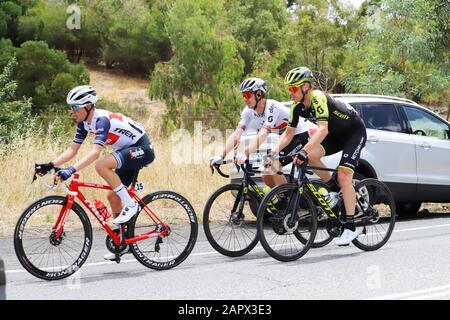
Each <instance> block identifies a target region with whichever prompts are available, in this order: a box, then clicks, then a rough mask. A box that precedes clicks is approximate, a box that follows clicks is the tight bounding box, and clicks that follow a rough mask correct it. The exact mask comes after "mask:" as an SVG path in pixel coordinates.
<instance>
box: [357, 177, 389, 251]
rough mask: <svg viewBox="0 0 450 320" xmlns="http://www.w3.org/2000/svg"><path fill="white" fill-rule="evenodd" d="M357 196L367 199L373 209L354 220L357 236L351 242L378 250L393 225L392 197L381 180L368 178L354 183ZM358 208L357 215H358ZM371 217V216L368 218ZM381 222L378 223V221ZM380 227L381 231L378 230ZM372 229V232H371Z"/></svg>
mask: <svg viewBox="0 0 450 320" xmlns="http://www.w3.org/2000/svg"><path fill="white" fill-rule="evenodd" d="M355 190H356V192H357V196H362V197H364V199H365V200H364V201H367V199H369V203H370V207H371V208H373V209H374V210H375V211H373V212H372V213H367V214H364V215H363V217H362V218H361V219H359V220H358V221H355V224H356V228H357V230H358V233H359V236H358V238H356V239H355V240H353V242H352V243H353V244H354V245H355V246H356V247H357V248H359V249H361V250H364V251H373V250H378V249H379V248H381V247H382V246H384V245H385V244H386V242H387V241H388V240H389V238H390V237H391V235H392V232H393V230H394V227H395V218H396V208H395V201H394V197H393V195H392V193H391V191H390V190H389V188H388V187H387V186H386V185H385V184H384V183H383V182H381V181H379V180H377V179H373V178H368V179H364V180H362V181H360V182H359V183H357V184H356V186H355ZM358 212H359V211H358V209H357V212H356V213H357V215H356V216H355V217H357V216H358ZM370 217H371V218H370ZM380 221H381V222H383V223H379V222H380ZM381 229H382V231H384V232H383V233H381V232H379V231H380V230H381ZM371 231H372V232H371ZM371 239H372V240H374V239H380V240H379V241H378V242H376V243H373V244H368V241H369V240H371Z"/></svg>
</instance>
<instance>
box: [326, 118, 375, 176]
mask: <svg viewBox="0 0 450 320" xmlns="http://www.w3.org/2000/svg"><path fill="white" fill-rule="evenodd" d="M352 129H353V130H352V132H349V133H346V134H342V133H340V134H329V135H328V136H327V137H326V138H325V139H324V140H323V141H322V143H321V145H322V147H323V149H324V150H325V155H326V156H329V155H332V154H335V153H337V152H339V151H342V157H341V161H340V162H339V166H340V167H346V168H349V169H351V170H353V171H355V169H356V167H357V166H358V162H359V158H360V157H361V151H362V149H363V148H364V146H365V145H366V140H367V133H366V127H365V126H364V123H363V122H362V121H360V125H358V126H354V127H353V128H352Z"/></svg>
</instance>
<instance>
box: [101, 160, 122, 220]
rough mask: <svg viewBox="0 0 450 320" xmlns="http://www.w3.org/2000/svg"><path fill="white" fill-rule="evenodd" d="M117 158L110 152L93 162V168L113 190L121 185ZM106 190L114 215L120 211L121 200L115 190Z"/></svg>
mask: <svg viewBox="0 0 450 320" xmlns="http://www.w3.org/2000/svg"><path fill="white" fill-rule="evenodd" d="M117 165H118V164H117V160H116V158H115V157H114V156H112V154H108V155H105V156H103V157H101V158H100V159H98V160H97V161H96V162H95V170H96V171H97V173H98V174H99V175H100V176H101V177H102V178H103V179H104V180H105V181H106V183H108V184H109V185H110V186H111V188H112V189H113V190H116V189H117V188H118V187H120V186H121V185H122V181H121V179H120V177H119V175H118V174H117V173H116V172H115V170H116V169H117ZM113 190H111V191H108V194H107V198H108V201H109V204H110V205H111V211H112V214H113V216H114V218H115V217H117V216H118V215H119V213H120V212H121V211H122V207H123V205H122V200H121V198H120V197H119V196H118V195H117V193H116V192H115V191H113Z"/></svg>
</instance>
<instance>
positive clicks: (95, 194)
mask: <svg viewBox="0 0 450 320" xmlns="http://www.w3.org/2000/svg"><path fill="white" fill-rule="evenodd" d="M91 84H93V85H94V86H95V88H96V90H97V91H98V93H99V95H100V96H101V97H107V98H108V100H113V101H115V102H118V103H121V104H122V103H124V104H126V105H128V106H129V108H131V109H132V108H133V106H139V107H142V106H143V105H145V106H148V109H146V112H145V116H142V117H141V118H140V119H139V118H135V120H136V121H138V122H140V123H141V124H143V125H144V127H145V128H146V131H147V132H148V133H149V135H150V138H151V139H152V141H153V144H154V147H155V153H156V160H155V161H154V162H153V163H152V164H151V165H150V166H149V167H147V168H145V169H144V170H142V171H141V173H140V175H139V180H140V181H143V182H144V184H145V190H144V194H147V193H150V192H152V191H157V190H162V189H166V190H173V191H176V192H179V193H180V194H182V195H183V196H185V197H186V198H187V199H188V200H189V201H190V202H191V203H192V205H193V206H194V208H195V210H196V212H197V216H198V217H199V218H200V217H201V215H202V211H203V206H204V204H205V202H206V200H207V198H208V197H209V195H210V194H211V193H212V192H213V191H214V190H216V189H217V188H219V187H220V186H222V185H224V184H226V183H227V182H228V181H227V180H226V179H224V178H221V177H219V176H218V175H217V174H215V175H214V176H211V172H210V171H209V168H208V167H207V165H206V161H207V159H208V158H209V156H210V155H208V154H206V155H204V156H203V163H202V164H182V165H180V164H179V163H180V162H181V163H183V162H184V161H183V159H177V158H176V157H175V159H172V158H173V157H172V143H171V141H170V139H169V138H163V137H161V136H160V135H159V131H160V121H159V118H160V115H161V114H162V112H163V111H164V104H162V103H161V102H158V101H150V100H149V99H148V95H147V87H148V81H147V80H145V79H139V78H130V77H124V76H119V75H114V74H113V75H111V74H109V73H106V72H104V71H101V70H91ZM130 111H132V110H130ZM71 139H72V136H67V137H61V138H60V140H55V139H53V138H51V137H50V136H44V133H41V135H39V134H37V135H36V132H34V133H33V134H30V135H28V137H25V138H20V139H19V138H18V139H15V141H16V143H15V145H14V146H13V147H11V146H9V147H6V146H2V145H0V162H1V163H2V165H3V166H2V167H3V170H1V171H0V181H2V183H1V184H0V194H1V200H0V236H12V232H13V227H14V225H15V223H16V221H17V219H18V217H19V215H20V214H21V213H22V212H23V210H24V209H25V208H26V207H27V206H28V205H29V204H30V203H31V202H33V201H35V200H37V199H39V198H41V197H43V196H46V195H51V194H55V192H54V191H50V190H46V189H45V188H44V187H43V186H41V185H40V184H39V183H34V184H31V179H32V173H33V168H34V163H43V162H48V161H50V160H51V159H54V158H55V157H56V156H57V155H58V154H59V153H60V152H62V151H63V150H64V149H65V148H67V147H68V146H69V145H70V143H71ZM90 143H91V141H89V140H87V141H86V142H85V143H84V145H83V147H82V148H81V151H80V154H79V155H78V156H77V157H76V159H74V160H72V161H71V162H70V163H68V164H67V165H71V164H74V163H75V162H76V161H77V160H78V159H81V157H83V156H84V155H85V154H86V153H87V152H89V150H90ZM106 152H111V149H106V150H105V153H106ZM192 153H193V152H192ZM80 179H81V180H83V181H88V182H96V183H103V182H104V181H103V180H102V179H101V178H100V177H99V176H98V175H97V173H96V172H95V169H94V166H93V165H91V166H90V167H88V168H86V169H84V170H82V171H81V173H80ZM84 191H85V195H86V196H87V198H88V199H89V200H93V199H94V198H100V199H102V200H104V199H105V197H104V192H103V193H102V191H96V190H89V189H86V190H84ZM56 193H57V194H60V195H63V193H62V191H60V189H58V190H57V191H56ZM105 202H106V200H105ZM95 224H96V223H93V225H95Z"/></svg>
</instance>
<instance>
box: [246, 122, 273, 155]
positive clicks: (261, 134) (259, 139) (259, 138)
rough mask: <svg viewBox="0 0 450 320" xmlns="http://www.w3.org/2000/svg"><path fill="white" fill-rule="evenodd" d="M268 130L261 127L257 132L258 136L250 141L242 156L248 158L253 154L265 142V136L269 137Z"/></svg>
mask: <svg viewBox="0 0 450 320" xmlns="http://www.w3.org/2000/svg"><path fill="white" fill-rule="evenodd" d="M269 133H270V130H269V129H267V128H265V127H263V128H261V130H259V133H258V135H257V136H256V137H255V138H254V139H252V140H251V141H250V144H249V145H248V147H247V148H245V150H244V154H245V155H246V156H247V157H249V156H250V155H251V154H252V153H253V152H255V151H256V150H257V149H258V147H259V146H260V145H261V144H262V143H263V142H264V141H266V138H267V136H268V135H269Z"/></svg>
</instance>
